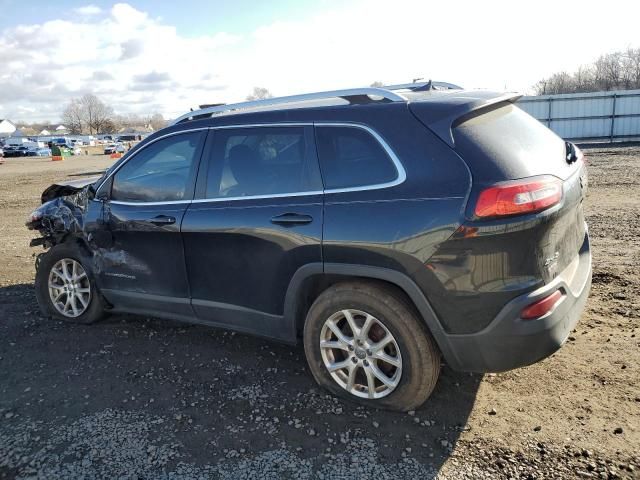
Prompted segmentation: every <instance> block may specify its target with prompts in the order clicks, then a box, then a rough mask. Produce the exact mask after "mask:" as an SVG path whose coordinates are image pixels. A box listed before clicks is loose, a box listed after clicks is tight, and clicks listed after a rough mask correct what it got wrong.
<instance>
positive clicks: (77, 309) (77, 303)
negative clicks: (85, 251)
mask: <svg viewBox="0 0 640 480" xmlns="http://www.w3.org/2000/svg"><path fill="white" fill-rule="evenodd" d="M35 287H36V297H37V299H38V304H39V306H40V310H41V311H42V313H43V314H44V315H47V316H51V317H54V318H58V319H60V320H64V321H67V322H72V323H83V324H89V323H94V322H97V321H98V320H100V319H101V318H102V317H103V316H104V306H103V303H102V299H101V297H100V294H99V292H98V290H97V288H96V286H95V282H94V281H93V278H92V276H91V270H90V269H89V268H88V261H87V259H86V257H85V256H84V255H82V252H81V251H80V249H79V248H78V247H77V245H75V244H70V243H69V244H60V245H56V246H55V247H53V248H52V249H51V250H49V251H48V252H47V253H45V254H44V255H43V256H42V257H41V259H40V261H39V263H38V271H37V273H36V282H35Z"/></svg>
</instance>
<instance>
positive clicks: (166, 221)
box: [147, 215, 176, 226]
mask: <svg viewBox="0 0 640 480" xmlns="http://www.w3.org/2000/svg"><path fill="white" fill-rule="evenodd" d="M147 222H149V223H153V224H154V225H158V226H161V225H173V224H174V223H176V217H170V216H169V215H158V216H157V217H153V218H150V219H149V220H147Z"/></svg>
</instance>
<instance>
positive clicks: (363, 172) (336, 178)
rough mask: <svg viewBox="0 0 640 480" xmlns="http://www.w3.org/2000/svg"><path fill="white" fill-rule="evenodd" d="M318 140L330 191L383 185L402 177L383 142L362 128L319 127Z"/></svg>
mask: <svg viewBox="0 0 640 480" xmlns="http://www.w3.org/2000/svg"><path fill="white" fill-rule="evenodd" d="M316 142H317V146H318V157H319V159H320V169H321V171H322V178H323V180H324V185H325V188H326V189H327V190H331V189H337V188H356V187H366V186H372V185H380V184H384V183H387V182H392V181H394V180H396V179H397V178H398V171H397V169H396V167H395V165H394V164H393V162H392V160H391V158H389V155H388V154H387V152H386V151H385V149H384V148H383V147H382V145H380V142H378V140H377V139H376V138H375V137H374V136H373V135H371V134H370V133H369V132H367V131H366V130H364V129H362V128H358V127H347V126H345V127H342V126H330V125H328V126H317V127H316Z"/></svg>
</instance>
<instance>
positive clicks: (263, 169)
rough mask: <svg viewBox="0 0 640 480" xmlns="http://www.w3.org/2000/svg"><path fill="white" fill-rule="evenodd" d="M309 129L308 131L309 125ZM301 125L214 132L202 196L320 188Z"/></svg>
mask: <svg viewBox="0 0 640 480" xmlns="http://www.w3.org/2000/svg"><path fill="white" fill-rule="evenodd" d="M309 128H311V127H309ZM308 135H311V132H310V131H309V133H306V131H305V127H256V128H233V129H221V130H218V131H216V132H215V137H214V145H213V155H212V158H211V159H210V162H209V172H208V175H207V177H208V178H207V191H206V197H207V198H233V197H250V196H256V195H281V194H288V193H304V192H310V191H319V190H321V189H322V182H321V180H320V173H319V171H318V165H317V160H316V158H315V155H313V151H312V150H311V148H310V147H311V142H309V141H308V140H307V138H308V137H307V136H308Z"/></svg>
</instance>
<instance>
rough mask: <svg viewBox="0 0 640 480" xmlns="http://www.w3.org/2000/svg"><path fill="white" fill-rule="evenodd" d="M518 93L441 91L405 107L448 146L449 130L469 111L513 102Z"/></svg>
mask: <svg viewBox="0 0 640 480" xmlns="http://www.w3.org/2000/svg"><path fill="white" fill-rule="evenodd" d="M521 96H522V95H520V94H518V93H496V92H487V91H462V92H451V93H443V94H442V95H437V96H435V95H434V96H432V97H427V98H425V99H420V100H415V101H412V102H410V103H409V109H410V110H411V112H412V113H413V114H414V115H415V117H416V118H417V119H418V120H420V122H422V123H423V124H424V125H425V126H426V127H427V128H429V130H431V131H432V132H433V133H435V134H436V135H437V136H438V137H440V139H441V140H442V141H444V142H445V143H446V144H447V145H449V146H450V147H451V148H453V147H454V140H453V132H452V129H453V127H455V125H456V123H459V122H460V121H462V120H464V118H466V117H468V116H469V115H470V114H473V113H475V112H478V111H479V110H484V109H486V108H490V107H492V106H494V105H497V104H500V103H514V102H515V101H516V100H518V99H519V98H520V97H521Z"/></svg>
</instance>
